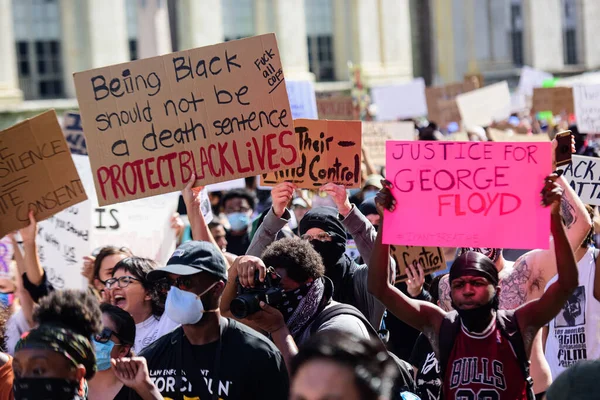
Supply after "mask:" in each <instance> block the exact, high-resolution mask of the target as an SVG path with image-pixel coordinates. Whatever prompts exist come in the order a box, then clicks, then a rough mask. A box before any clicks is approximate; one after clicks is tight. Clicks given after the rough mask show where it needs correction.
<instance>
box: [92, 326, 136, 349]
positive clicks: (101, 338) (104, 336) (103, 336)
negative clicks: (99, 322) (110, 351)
mask: <svg viewBox="0 0 600 400" xmlns="http://www.w3.org/2000/svg"><path fill="white" fill-rule="evenodd" d="M113 335H114V336H115V337H116V338H117V339H119V340H120V341H121V342H123V343H121V344H119V343H115V346H122V345H123V344H131V343H127V342H128V341H127V340H124V339H123V338H122V337H120V336H119V335H118V334H117V333H116V332H115V331H113V330H112V329H109V328H104V329H102V332H100V333H99V334H97V335H96V336H94V339H95V340H96V342H98V343H106V342H108V341H109V340H110V337H111V336H113Z"/></svg>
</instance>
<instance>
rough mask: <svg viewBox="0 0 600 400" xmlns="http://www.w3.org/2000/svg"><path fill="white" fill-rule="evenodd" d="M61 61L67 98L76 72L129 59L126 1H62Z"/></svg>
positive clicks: (70, 92)
mask: <svg viewBox="0 0 600 400" xmlns="http://www.w3.org/2000/svg"><path fill="white" fill-rule="evenodd" d="M60 12H61V19H62V20H61V33H62V42H61V44H62V61H63V75H64V83H65V94H66V95H67V97H75V85H74V83H73V76H72V75H73V73H74V72H79V71H85V70H87V69H91V68H99V67H105V66H107V65H113V64H119V63H123V62H127V61H129V60H130V56H129V45H128V40H127V18H126V15H125V2H124V0H102V1H96V0H61V1H60Z"/></svg>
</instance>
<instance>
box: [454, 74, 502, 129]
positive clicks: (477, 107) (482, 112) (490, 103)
mask: <svg viewBox="0 0 600 400" xmlns="http://www.w3.org/2000/svg"><path fill="white" fill-rule="evenodd" d="M456 104H457V105H458V110H459V112H460V116H461V119H462V122H463V124H464V126H467V127H469V126H487V125H491V124H492V122H494V121H502V120H505V119H507V118H508V117H510V108H511V102H510V92H509V91H508V83H507V82H506V81H503V82H500V83H495V84H493V85H490V86H486V87H484V88H481V89H477V90H473V91H471V92H468V93H463V94H460V95H458V96H456Z"/></svg>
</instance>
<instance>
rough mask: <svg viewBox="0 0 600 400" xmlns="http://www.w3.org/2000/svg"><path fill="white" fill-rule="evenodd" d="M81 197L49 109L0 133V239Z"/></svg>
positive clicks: (66, 147) (76, 176) (75, 202)
mask: <svg viewBox="0 0 600 400" xmlns="http://www.w3.org/2000/svg"><path fill="white" fill-rule="evenodd" d="M86 198H87V196H86V195H85V191H84V189H83V186H82V185H81V181H80V180H79V176H78V175H77V170H76V169H75V166H74V165H73V161H72V160H71V154H70V153H69V147H68V146H67V142H65V138H64V136H63V133H62V131H61V129H60V126H59V125H58V121H57V119H56V113H55V112H54V110H52V111H47V112H45V113H43V114H40V115H38V116H36V117H33V118H31V119H28V120H26V121H23V122H21V123H19V124H17V125H15V126H13V127H10V128H8V129H6V130H4V131H2V132H0V237H2V236H4V235H6V234H7V233H9V232H12V231H15V230H17V229H20V228H24V227H26V226H27V225H29V217H28V213H29V210H33V211H34V213H35V218H36V219H37V220H38V221H43V220H44V219H46V218H48V217H50V216H51V215H53V214H56V213H57V212H59V211H61V210H64V209H65V208H67V207H69V206H72V205H74V204H77V203H79V202H81V201H83V200H85V199H86Z"/></svg>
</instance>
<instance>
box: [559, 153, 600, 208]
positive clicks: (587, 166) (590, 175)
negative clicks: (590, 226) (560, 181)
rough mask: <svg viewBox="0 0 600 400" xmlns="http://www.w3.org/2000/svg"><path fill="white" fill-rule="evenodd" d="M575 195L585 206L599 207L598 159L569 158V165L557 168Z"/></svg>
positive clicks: (599, 163) (599, 171)
mask: <svg viewBox="0 0 600 400" xmlns="http://www.w3.org/2000/svg"><path fill="white" fill-rule="evenodd" d="M559 169H562V170H563V171H564V175H563V176H564V177H565V179H566V180H567V182H569V184H570V185H571V187H572V188H573V190H574V191H575V193H577V195H578V196H579V198H580V199H581V201H583V202H584V203H585V204H590V205H593V206H600V159H598V158H595V157H586V156H577V155H572V156H571V164H567V165H564V166H562V167H559Z"/></svg>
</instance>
